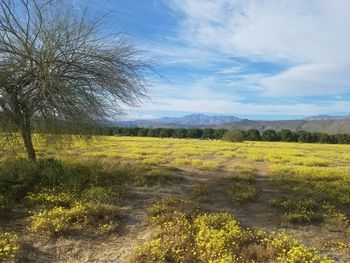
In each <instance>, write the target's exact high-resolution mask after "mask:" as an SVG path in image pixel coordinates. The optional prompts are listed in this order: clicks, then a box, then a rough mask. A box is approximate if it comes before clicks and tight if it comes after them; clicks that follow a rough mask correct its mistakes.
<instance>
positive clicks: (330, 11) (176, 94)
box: [83, 0, 350, 119]
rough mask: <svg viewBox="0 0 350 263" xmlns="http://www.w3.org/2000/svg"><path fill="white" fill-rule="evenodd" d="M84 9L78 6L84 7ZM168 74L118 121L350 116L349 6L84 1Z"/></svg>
mask: <svg viewBox="0 0 350 263" xmlns="http://www.w3.org/2000/svg"><path fill="white" fill-rule="evenodd" d="M83 2H84V0H83ZM90 8H91V10H92V11H94V12H97V13H101V14H105V13H108V16H107V20H106V23H107V25H108V28H110V30H112V31H114V32H125V33H127V34H128V36H130V38H131V39H132V40H133V41H134V42H135V44H136V45H137V46H138V48H139V49H141V50H144V51H145V54H146V55H147V56H149V57H151V58H152V59H153V61H154V62H155V68H156V70H157V71H158V72H159V73H160V74H161V75H162V76H163V77H164V78H158V77H156V76H154V75H152V76H150V82H151V84H152V85H151V87H150V92H149V96H150V100H149V101H146V102H144V103H143V105H142V106H141V107H139V108H137V109H129V108H126V109H125V110H126V113H127V115H126V116H124V117H123V118H124V119H140V118H155V117H160V116H182V115H185V114H189V113H199V112H200V113H207V114H213V115H235V116H238V117H241V118H250V119H295V118H304V117H306V116H310V115H318V114H330V115H345V114H349V113H350V111H349V109H350V74H349V73H350V34H349V28H350V15H349V10H350V1H348V0H308V1H305V0H284V1H276V0H128V1H127V0H90Z"/></svg>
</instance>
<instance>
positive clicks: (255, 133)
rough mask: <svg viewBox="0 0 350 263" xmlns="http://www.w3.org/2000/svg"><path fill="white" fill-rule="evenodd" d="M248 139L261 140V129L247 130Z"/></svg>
mask: <svg viewBox="0 0 350 263" xmlns="http://www.w3.org/2000/svg"><path fill="white" fill-rule="evenodd" d="M246 140H247V141H261V135H260V132H259V130H257V129H250V130H248V131H246Z"/></svg>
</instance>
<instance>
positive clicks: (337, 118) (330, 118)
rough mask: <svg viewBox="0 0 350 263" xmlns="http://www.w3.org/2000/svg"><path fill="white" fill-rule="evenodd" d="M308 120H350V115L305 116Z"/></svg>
mask: <svg viewBox="0 0 350 263" xmlns="http://www.w3.org/2000/svg"><path fill="white" fill-rule="evenodd" d="M305 120H307V121H326V120H350V115H346V116H331V115H316V116H310V117H307V118H305Z"/></svg>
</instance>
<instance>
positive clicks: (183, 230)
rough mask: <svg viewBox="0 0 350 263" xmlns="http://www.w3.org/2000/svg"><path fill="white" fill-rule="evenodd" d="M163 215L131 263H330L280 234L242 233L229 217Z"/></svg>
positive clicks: (310, 249)
mask: <svg viewBox="0 0 350 263" xmlns="http://www.w3.org/2000/svg"><path fill="white" fill-rule="evenodd" d="M162 211H163V212H161V211H158V212H160V213H157V217H161V218H163V219H164V220H162V221H156V227H157V228H158V231H157V233H158V234H157V235H156V236H155V238H154V239H152V240H151V241H149V242H146V243H144V244H143V245H142V246H140V247H139V248H138V249H137V250H136V251H135V254H134V257H133V258H132V259H131V260H130V261H131V262H200V263H205V262H290V263H291V262H294V263H302V262H315V263H316V262H318V263H330V262H333V261H332V260H328V259H327V258H326V257H324V256H322V255H321V254H320V253H319V252H318V251H317V250H316V249H315V248H312V247H306V246H304V245H302V244H300V243H299V242H297V241H295V240H293V239H291V238H289V237H288V236H286V235H284V234H283V233H280V234H278V235H275V234H273V233H272V234H268V233H266V232H265V231H263V230H251V229H244V228H242V227H241V226H240V225H239V224H238V222H237V221H236V220H235V219H234V218H233V217H232V216H231V215H230V214H228V213H216V214H199V215H194V216H192V217H189V216H188V214H186V213H183V212H181V211H176V210H175V211H173V212H171V214H169V210H168V209H165V210H164V209H162ZM164 213H165V214H166V215H167V216H165V214H164Z"/></svg>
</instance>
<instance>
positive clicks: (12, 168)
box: [0, 136, 350, 262]
mask: <svg viewBox="0 0 350 263" xmlns="http://www.w3.org/2000/svg"><path fill="white" fill-rule="evenodd" d="M36 147H37V149H38V156H39V158H40V159H39V160H38V161H37V162H35V163H33V162H30V161H27V160H25V159H21V156H24V154H23V153H21V152H18V151H17V153H16V154H14V153H13V152H12V151H11V149H2V150H1V151H0V158H1V164H0V190H1V191H0V261H1V260H3V261H10V262H11V261H20V262H77V261H80V262H109V261H112V262H350V256H349V255H350V227H349V216H350V145H327V144H301V143H271V142H243V143H230V142H223V141H209V140H191V139H158V138H141V137H102V136H101V137H94V138H92V139H90V140H87V141H86V140H83V139H80V138H73V139H72V140H70V141H67V142H66V143H63V144H60V146H59V147H58V146H57V147H54V146H52V145H51V146H48V145H47V144H43V143H42V144H41V143H40V140H39V139H37V140H36Z"/></svg>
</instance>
